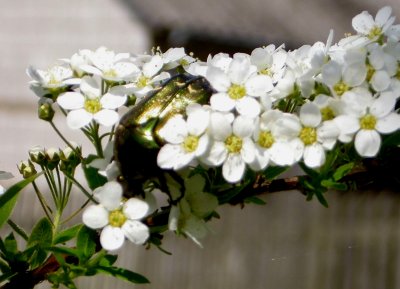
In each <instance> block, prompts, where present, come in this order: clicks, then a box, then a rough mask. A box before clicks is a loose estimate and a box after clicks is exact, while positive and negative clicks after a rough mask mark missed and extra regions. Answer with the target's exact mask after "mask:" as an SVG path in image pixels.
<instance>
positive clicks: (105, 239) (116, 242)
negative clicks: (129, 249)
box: [100, 226, 125, 251]
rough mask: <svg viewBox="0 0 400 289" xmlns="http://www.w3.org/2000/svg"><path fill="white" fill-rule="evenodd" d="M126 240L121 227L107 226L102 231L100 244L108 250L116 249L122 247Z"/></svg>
mask: <svg viewBox="0 0 400 289" xmlns="http://www.w3.org/2000/svg"><path fill="white" fill-rule="evenodd" d="M124 241H125V235H124V232H123V231H122V230H121V228H117V227H112V226H107V227H105V228H104V229H103V231H101V234H100V244H101V246H102V247H103V249H105V250H107V251H114V250H117V249H119V248H121V247H122V245H123V244H124Z"/></svg>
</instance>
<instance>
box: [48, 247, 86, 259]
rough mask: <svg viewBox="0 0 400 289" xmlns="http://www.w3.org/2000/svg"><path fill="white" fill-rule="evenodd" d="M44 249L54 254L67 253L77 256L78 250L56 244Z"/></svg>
mask: <svg viewBox="0 0 400 289" xmlns="http://www.w3.org/2000/svg"><path fill="white" fill-rule="evenodd" d="M46 250H48V251H50V252H53V253H56V254H62V255H68V256H73V257H77V258H79V251H78V250H77V249H74V248H69V247H60V246H58V247H48V248H46Z"/></svg>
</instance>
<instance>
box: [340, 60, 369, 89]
mask: <svg viewBox="0 0 400 289" xmlns="http://www.w3.org/2000/svg"><path fill="white" fill-rule="evenodd" d="M366 77H367V67H366V65H365V64H359V63H357V64H351V65H349V66H347V67H346V69H345V70H344V72H343V81H344V82H345V83H346V84H348V85H349V86H351V87H355V86H358V85H361V84H362V83H363V82H364V80H365V78H366Z"/></svg>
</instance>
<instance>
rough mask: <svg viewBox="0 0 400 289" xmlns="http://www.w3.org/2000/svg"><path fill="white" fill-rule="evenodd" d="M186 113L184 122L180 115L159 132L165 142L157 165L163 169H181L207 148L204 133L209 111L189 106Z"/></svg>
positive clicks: (206, 139)
mask: <svg viewBox="0 0 400 289" xmlns="http://www.w3.org/2000/svg"><path fill="white" fill-rule="evenodd" d="M186 112H187V120H186V121H185V120H184V119H183V117H182V116H181V115H178V116H175V117H173V118H171V119H170V120H168V122H167V123H166V124H165V125H164V126H163V128H162V129H161V130H160V132H159V135H160V136H161V137H162V138H163V139H164V140H165V141H166V142H167V144H165V145H164V146H163V147H162V148H161V149H160V151H159V153H158V157H157V164H158V166H159V167H161V168H163V169H174V170H179V169H182V168H183V167H186V166H188V165H189V164H191V163H192V162H193V160H194V159H195V158H196V157H200V156H201V155H203V154H204V153H205V151H206V150H207V148H208V144H209V136H208V135H207V134H205V133H204V132H205V131H206V129H207V127H208V118H209V110H207V109H205V108H203V107H202V106H200V105H199V104H191V105H189V106H188V107H187V109H186Z"/></svg>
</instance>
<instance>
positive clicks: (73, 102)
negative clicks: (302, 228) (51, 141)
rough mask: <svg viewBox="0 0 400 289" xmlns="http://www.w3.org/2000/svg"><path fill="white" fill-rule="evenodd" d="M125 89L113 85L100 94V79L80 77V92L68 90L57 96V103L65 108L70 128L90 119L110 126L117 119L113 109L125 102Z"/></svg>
mask: <svg viewBox="0 0 400 289" xmlns="http://www.w3.org/2000/svg"><path fill="white" fill-rule="evenodd" d="M126 98H127V96H126V91H125V88H124V87H122V86H114V87H112V88H110V90H109V91H108V92H107V93H106V94H104V95H103V94H102V91H101V83H100V80H99V79H98V78H96V77H90V76H85V77H83V78H82V82H81V85H80V92H74V91H69V92H65V93H63V94H61V95H60V96H59V97H58V98H57V103H58V104H59V105H60V106H61V107H62V108H63V109H66V110H69V113H68V115H67V124H68V126H69V127H70V128H72V129H79V128H82V127H84V126H86V125H88V124H89V123H90V122H91V121H92V120H94V121H96V122H97V123H99V124H101V125H104V126H112V125H114V124H116V123H117V121H118V120H119V115H118V113H117V112H116V111H115V110H116V109H118V108H119V107H121V106H122V105H123V104H124V103H125V102H126Z"/></svg>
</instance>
